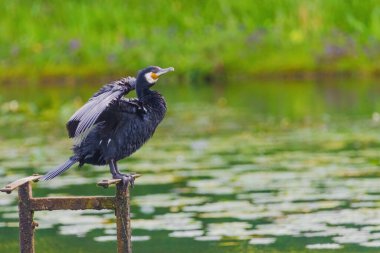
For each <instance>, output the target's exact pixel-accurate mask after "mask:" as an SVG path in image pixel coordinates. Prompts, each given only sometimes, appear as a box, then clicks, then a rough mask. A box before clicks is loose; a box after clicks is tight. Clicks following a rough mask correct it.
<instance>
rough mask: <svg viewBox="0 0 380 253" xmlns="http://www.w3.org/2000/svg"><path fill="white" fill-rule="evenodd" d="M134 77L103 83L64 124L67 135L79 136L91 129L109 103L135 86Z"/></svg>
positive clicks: (118, 98)
mask: <svg viewBox="0 0 380 253" xmlns="http://www.w3.org/2000/svg"><path fill="white" fill-rule="evenodd" d="M135 82H136V80H135V78H132V77H126V78H123V79H121V80H118V81H115V82H113V83H110V84H106V85H104V86H103V87H102V88H101V89H100V90H99V91H98V92H97V93H95V94H94V95H93V96H92V97H91V98H90V99H89V100H88V102H87V103H86V104H84V105H83V106H82V107H81V108H80V109H79V110H78V111H76V112H75V113H74V115H73V116H71V118H70V119H69V121H68V122H67V124H66V128H67V131H68V133H69V137H70V138H73V137H80V136H81V135H83V134H84V133H85V132H87V131H88V130H89V129H91V128H92V127H93V126H94V124H95V123H97V119H98V118H99V116H100V115H101V114H102V112H104V111H105V110H106V109H107V108H108V107H109V106H110V105H112V104H113V103H115V101H118V100H120V98H121V97H122V96H123V95H125V94H127V93H128V92H130V91H131V90H133V89H134V88H135Z"/></svg>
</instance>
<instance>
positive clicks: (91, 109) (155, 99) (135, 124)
mask: <svg viewBox="0 0 380 253" xmlns="http://www.w3.org/2000/svg"><path fill="white" fill-rule="evenodd" d="M170 71H174V68H172V67H170V68H165V69H163V68H160V67H147V68H145V69H143V70H140V71H139V73H138V74H137V77H136V78H133V77H126V78H123V79H121V80H119V81H115V82H112V83H110V84H106V85H104V86H103V87H102V88H101V89H100V90H99V91H98V92H97V93H95V94H94V95H93V96H92V97H91V98H90V99H89V100H88V102H87V103H86V104H85V105H83V106H82V107H81V108H80V109H79V110H78V111H76V112H75V113H74V115H73V116H71V118H70V120H69V121H68V122H67V124H66V128H67V131H68V134H69V137H70V138H74V139H75V142H74V145H73V152H74V155H73V156H71V157H70V158H69V160H67V161H66V162H65V163H63V164H61V165H60V166H58V167H57V168H55V169H54V170H52V171H49V172H48V173H47V174H46V175H44V176H43V177H42V178H41V179H42V180H50V179H52V178H54V177H56V176H58V175H60V174H61V173H63V172H65V171H66V170H68V169H69V168H70V167H71V166H72V165H74V164H75V163H77V162H79V166H82V165H83V164H85V163H87V164H93V165H105V164H108V165H109V167H110V172H111V174H112V177H113V178H115V179H121V180H122V181H123V183H124V184H128V183H130V184H132V185H133V177H132V175H131V174H122V173H120V171H119V170H118V168H117V164H116V162H117V161H118V160H120V159H123V158H125V157H128V156H130V155H131V154H132V153H134V152H135V151H136V150H137V149H139V148H140V147H141V146H142V145H143V144H144V143H145V142H146V141H147V140H148V139H149V138H150V137H152V135H153V133H154V131H155V130H156V127H157V126H158V124H159V123H160V122H161V121H162V120H163V118H164V116H165V113H166V103H165V99H164V98H163V97H162V95H161V94H160V93H158V92H157V91H153V90H150V88H151V87H152V86H153V85H154V84H155V83H156V81H157V80H158V78H159V77H160V76H161V75H163V74H165V73H168V72H170ZM133 89H136V93H137V98H133V99H127V98H124V97H123V96H124V95H125V94H127V93H129V92H130V91H131V90H133Z"/></svg>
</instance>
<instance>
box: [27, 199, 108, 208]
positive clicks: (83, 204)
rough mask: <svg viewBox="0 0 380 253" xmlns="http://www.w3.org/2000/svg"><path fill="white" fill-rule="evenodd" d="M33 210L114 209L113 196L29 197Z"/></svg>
mask: <svg viewBox="0 0 380 253" xmlns="http://www.w3.org/2000/svg"><path fill="white" fill-rule="evenodd" d="M30 208H31V209H32V210H33V211H42V210H50V211H51V210H84V209H95V210H101V209H115V197H104V196H94V197H92V196H91V197H79V196H78V197H47V198H32V199H30Z"/></svg>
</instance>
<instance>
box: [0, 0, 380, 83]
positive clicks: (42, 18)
mask: <svg viewBox="0 0 380 253" xmlns="http://www.w3.org/2000/svg"><path fill="white" fill-rule="evenodd" d="M0 15H1V19H0V29H1V30H0V42H1V44H0V71H1V73H2V74H1V77H3V78H9V77H14V76H20V75H22V76H34V75H37V76H40V75H44V76H50V75H53V76H57V75H58V76H59V75H68V74H71V75H83V76H87V75H92V74H116V73H117V74H120V73H131V74H133V73H134V71H136V70H138V69H140V68H142V67H144V66H146V65H151V64H154V65H162V66H174V67H176V68H177V71H178V72H177V74H178V76H179V78H185V79H188V78H191V79H194V78H199V77H211V78H215V77H218V76H225V75H231V74H234V75H238V74H243V75H253V74H255V75H269V74H273V75H278V74H281V75H283V74H295V73H298V74H299V73H301V74H302V75H305V74H310V73H311V74H314V73H357V74H362V75H375V74H377V73H379V71H380V68H379V66H380V64H379V63H380V4H378V1H376V0H367V1H354V0H351V1H348V0H347V1H341V0H315V1H309V0H299V1H295V0H283V1H276V0H265V1H250V0H240V1H239V0H235V1H228V0H219V1H200V0H199V1H158V0H152V1H149V2H141V1H137V0H130V1H122V0H113V1H101V0H95V1H85V0H81V1H74V0H68V1H48V2H47V1H41V0H35V1H21V0H20V1H17V0H15V1H2V2H1V3H0Z"/></svg>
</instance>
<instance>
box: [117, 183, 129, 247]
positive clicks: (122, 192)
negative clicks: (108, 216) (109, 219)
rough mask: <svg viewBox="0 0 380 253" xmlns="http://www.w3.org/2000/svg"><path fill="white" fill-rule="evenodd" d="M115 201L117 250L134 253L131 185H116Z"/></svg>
mask: <svg viewBox="0 0 380 253" xmlns="http://www.w3.org/2000/svg"><path fill="white" fill-rule="evenodd" d="M115 203H116V205H115V215H116V228H117V252H118V253H132V243H131V233H132V232H131V217H130V203H129V186H125V185H124V184H117V185H116V197H115Z"/></svg>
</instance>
